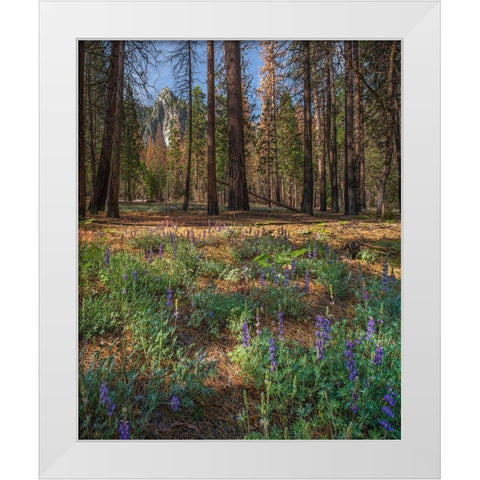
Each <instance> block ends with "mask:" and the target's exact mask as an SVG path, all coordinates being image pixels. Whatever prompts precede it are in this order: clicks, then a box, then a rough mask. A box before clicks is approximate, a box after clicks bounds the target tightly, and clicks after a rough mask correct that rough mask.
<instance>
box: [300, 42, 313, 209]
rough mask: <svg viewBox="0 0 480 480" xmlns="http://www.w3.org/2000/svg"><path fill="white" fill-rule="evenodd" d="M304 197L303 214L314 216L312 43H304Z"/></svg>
mask: <svg viewBox="0 0 480 480" xmlns="http://www.w3.org/2000/svg"><path fill="white" fill-rule="evenodd" d="M303 145H304V159H303V196H302V207H301V211H302V213H307V214H308V215H313V164H312V90H311V85H310V42H309V41H304V42H303Z"/></svg>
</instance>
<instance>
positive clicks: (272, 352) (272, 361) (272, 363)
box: [268, 337, 277, 372]
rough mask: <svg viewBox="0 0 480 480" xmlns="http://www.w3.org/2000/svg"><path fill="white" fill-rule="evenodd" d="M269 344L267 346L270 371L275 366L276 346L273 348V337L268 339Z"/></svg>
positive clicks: (273, 369)
mask: <svg viewBox="0 0 480 480" xmlns="http://www.w3.org/2000/svg"><path fill="white" fill-rule="evenodd" d="M269 343H270V346H269V348H268V351H269V353H270V357H269V360H270V371H271V372H273V371H275V369H276V368H277V361H276V359H275V353H276V348H275V340H274V339H273V337H271V338H270V340H269Z"/></svg>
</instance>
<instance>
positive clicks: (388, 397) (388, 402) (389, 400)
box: [380, 387, 396, 432]
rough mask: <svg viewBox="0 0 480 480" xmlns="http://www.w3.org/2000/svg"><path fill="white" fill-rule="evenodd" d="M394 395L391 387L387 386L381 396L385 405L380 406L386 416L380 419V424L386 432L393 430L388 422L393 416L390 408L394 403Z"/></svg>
mask: <svg viewBox="0 0 480 480" xmlns="http://www.w3.org/2000/svg"><path fill="white" fill-rule="evenodd" d="M395 397H396V394H395V393H394V391H393V390H392V388H391V387H387V393H386V394H385V395H384V396H383V400H384V402H385V405H384V406H383V407H382V412H383V413H384V415H385V416H386V417H388V418H387V419H384V418H382V419H380V425H381V426H382V427H383V428H384V429H385V431H386V432H392V431H393V427H392V426H391V424H390V422H391V421H392V420H391V419H393V418H395V415H394V413H393V410H392V408H393V407H394V405H395Z"/></svg>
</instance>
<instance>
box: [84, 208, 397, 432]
mask: <svg viewBox="0 0 480 480" xmlns="http://www.w3.org/2000/svg"><path fill="white" fill-rule="evenodd" d="M209 218H211V224H212V226H213V225H215V222H218V224H219V225H223V224H225V223H226V224H227V225H235V226H238V227H246V228H250V226H252V228H253V229H255V228H260V229H263V228H265V230H266V231H277V230H278V229H279V228H281V227H283V228H285V229H286V230H287V232H288V236H289V238H290V239H291V240H292V241H293V242H295V243H298V244H300V243H301V242H304V241H305V240H306V239H308V238H315V236H316V235H317V234H326V235H327V236H328V243H329V245H330V246H331V247H332V248H333V249H335V250H337V251H339V252H340V253H341V254H342V255H344V256H345V257H347V252H344V251H342V247H343V245H345V243H346V242H348V241H352V240H357V241H358V242H359V243H360V245H361V248H362V249H369V250H372V251H375V252H377V253H379V254H380V256H381V258H384V257H385V256H388V257H389V259H390V260H393V261H394V262H393V263H394V265H395V266H394V267H393V269H394V272H395V275H396V276H397V277H400V275H401V268H400V256H399V252H398V241H399V240H400V237H401V223H400V219H399V218H398V219H396V220H395V221H391V222H388V223H387V222H384V221H381V220H379V219H376V218H373V217H369V216H366V215H363V216H360V218H358V217H357V218H354V217H348V216H345V215H343V214H331V213H325V214H324V213H322V214H321V215H319V214H317V215H316V216H314V217H311V216H307V215H303V214H296V213H291V212H283V211H274V212H269V211H250V212H228V213H222V214H221V215H219V216H218V217H208V216H207V215H206V213H205V212H204V211H195V212H183V211H181V210H178V211H177V210H176V211H174V212H129V213H127V214H123V215H122V217H121V218H120V219H110V218H106V216H105V215H103V214H100V215H88V217H87V219H86V220H85V221H82V222H81V223H80V226H79V232H78V234H79V242H91V241H94V240H96V239H98V238H99V237H102V238H104V239H105V240H106V241H107V242H108V243H109V244H110V245H111V246H112V248H113V249H115V250H117V249H128V248H129V246H128V243H127V240H128V238H130V236H131V234H132V232H133V233H134V234H135V235H137V236H138V235H140V234H141V233H144V232H146V231H147V230H148V229H152V228H155V227H156V226H158V225H161V224H165V223H168V224H170V223H171V222H172V221H173V222H174V223H175V224H176V225H178V229H179V232H180V233H182V232H184V233H185V234H186V233H187V232H188V231H190V230H191V229H193V230H194V231H195V234H196V235H201V234H203V230H205V229H206V228H207V225H208V219H209ZM223 242H225V240H223ZM395 242H396V243H395ZM395 244H396V245H397V248H396V249H395V248H389V245H395ZM210 248H211V249H212V252H213V251H216V247H215V246H212V247H210ZM217 254H218V251H217ZM360 267H361V268H362V269H363V270H364V271H365V270H366V269H367V270H369V271H371V272H372V273H373V272H375V273H379V272H380V270H381V261H379V262H377V263H373V264H366V263H365V262H360V261H359V260H350V268H351V269H353V270H356V269H359V268H360ZM216 283H219V284H218V285H217V286H218V287H219V288H222V287H223V288H229V289H232V284H231V283H228V285H222V284H221V282H218V281H217V282H216ZM233 288H235V289H240V290H241V289H245V288H247V289H248V286H247V285H242V282H240V283H239V284H236V285H234V286H233ZM309 297H310V305H309V308H308V311H307V313H308V314H309V315H310V316H313V315H315V314H316V313H318V312H319V311H325V306H327V305H328V307H329V311H330V313H331V315H332V318H333V319H335V318H351V317H352V312H353V307H354V304H353V302H352V298H348V297H347V298H346V299H344V300H343V301H342V302H336V303H335V304H331V303H330V298H329V295H328V292H326V291H324V289H323V288H321V287H319V286H316V285H315V286H312V289H311V293H310V294H309ZM313 333H314V325H313V322H308V321H307V320H303V321H301V322H299V321H295V322H289V321H288V319H286V321H285V337H286V338H287V339H292V340H295V341H297V342H298V341H300V342H302V343H305V344H308V340H305V339H311V338H313ZM177 336H178V339H179V340H178V341H179V342H180V344H183V343H185V344H192V343H194V344H196V345H197V347H199V348H200V347H202V349H203V350H204V351H206V352H207V358H208V359H209V360H215V362H216V369H217V375H216V377H215V378H213V379H211V380H209V385H210V386H211V387H212V388H213V389H214V390H215V392H216V395H214V396H213V397H212V398H211V399H210V400H209V401H208V404H205V405H202V410H203V416H202V418H201V419H197V420H195V421H192V419H191V418H189V417H188V416H186V415H185V414H182V413H181V411H179V412H177V413H176V414H173V413H172V412H170V410H169V409H168V408H165V409H162V410H161V412H158V414H157V419H156V420H155V419H154V421H153V422H152V423H151V424H150V426H149V438H151V439H207V438H209V439H234V438H242V437H243V435H244V432H242V431H240V430H239V427H238V423H237V415H238V413H239V412H240V411H241V410H242V409H243V408H244V401H243V392H244V390H246V391H247V392H248V397H249V402H250V405H255V404H256V403H259V398H257V395H258V394H257V393H256V392H255V390H254V389H253V388H252V386H251V385H249V384H248V383H247V382H246V380H245V379H244V378H242V376H241V375H240V371H239V369H238V367H237V366H236V365H235V364H233V363H232V362H231V361H230V358H229V356H228V353H229V352H230V351H231V350H232V349H233V347H234V345H235V343H236V340H235V338H233V337H232V335H230V334H229V333H228V332H223V333H222V335H221V336H220V338H218V339H206V338H205V336H204V335H203V334H202V332H201V331H199V330H198V329H194V328H191V327H188V325H187V323H186V320H185V319H183V318H182V316H180V318H179V320H178V324H177ZM128 343H129V335H128V333H127V334H126V335H125V337H124V342H123V343H122V342H120V341H119V339H118V338H115V337H114V336H109V337H102V338H96V339H95V341H94V342H92V341H90V342H89V343H88V344H86V345H85V344H82V345H79V350H80V351H81V353H80V358H81V360H80V368H81V369H82V370H83V371H84V370H86V369H87V368H88V366H89V365H90V364H91V363H92V362H98V358H102V357H106V356H109V355H113V356H114V357H115V359H116V361H117V362H118V363H119V364H120V363H121V361H122V357H123V356H125V355H127V356H128V353H129V348H128ZM122 349H123V350H126V351H122ZM139 381H141V379H139ZM250 410H251V412H250V424H251V428H252V429H255V428H257V429H259V425H258V420H259V418H258V413H256V412H255V411H254V408H253V407H250ZM318 434H319V435H322V432H318ZM323 434H325V432H323Z"/></svg>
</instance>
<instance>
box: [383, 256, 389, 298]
mask: <svg viewBox="0 0 480 480" xmlns="http://www.w3.org/2000/svg"><path fill="white" fill-rule="evenodd" d="M382 290H383V291H384V292H386V291H388V263H387V262H383V264H382Z"/></svg>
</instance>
